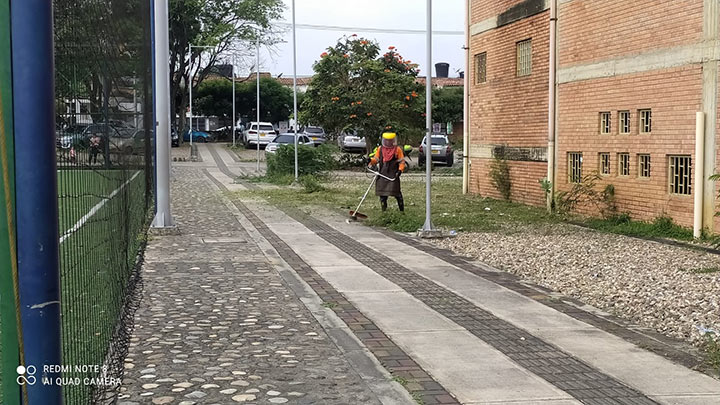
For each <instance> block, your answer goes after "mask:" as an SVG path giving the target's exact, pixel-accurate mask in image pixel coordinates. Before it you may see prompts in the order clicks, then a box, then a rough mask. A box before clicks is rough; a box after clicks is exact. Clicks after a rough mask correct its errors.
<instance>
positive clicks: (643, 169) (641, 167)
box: [638, 154, 650, 177]
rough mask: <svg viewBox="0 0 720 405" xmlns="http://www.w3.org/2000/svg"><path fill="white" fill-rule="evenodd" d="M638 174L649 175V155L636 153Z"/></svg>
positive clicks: (640, 175)
mask: <svg viewBox="0 0 720 405" xmlns="http://www.w3.org/2000/svg"><path fill="white" fill-rule="evenodd" d="M638 176H639V177H650V155H647V154H639V155H638Z"/></svg>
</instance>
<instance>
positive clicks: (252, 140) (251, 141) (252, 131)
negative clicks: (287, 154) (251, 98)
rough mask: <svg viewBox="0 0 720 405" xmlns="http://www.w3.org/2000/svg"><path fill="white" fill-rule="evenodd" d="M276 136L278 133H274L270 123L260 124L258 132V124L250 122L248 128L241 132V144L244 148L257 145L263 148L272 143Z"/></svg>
mask: <svg viewBox="0 0 720 405" xmlns="http://www.w3.org/2000/svg"><path fill="white" fill-rule="evenodd" d="M277 135H278V132H277V131H275V128H274V127H273V125H272V124H271V123H269V122H261V123H260V125H259V131H258V123H257V122H251V123H250V126H249V127H248V128H247V129H246V130H245V132H243V143H244V144H245V147H246V148H249V147H251V146H257V145H258V144H260V146H265V145H267V144H269V143H270V142H272V141H273V140H274V139H275V137H276V136H277Z"/></svg>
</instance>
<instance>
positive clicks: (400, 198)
mask: <svg viewBox="0 0 720 405" xmlns="http://www.w3.org/2000/svg"><path fill="white" fill-rule="evenodd" d="M395 199H396V200H397V203H398V208H399V209H400V211H405V201H404V200H403V196H402V194H400V195H397V196H395ZM387 201H388V197H387V196H385V195H384V196H381V197H380V206H381V207H382V210H383V211H386V210H387Z"/></svg>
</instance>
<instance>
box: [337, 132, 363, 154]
mask: <svg viewBox="0 0 720 405" xmlns="http://www.w3.org/2000/svg"><path fill="white" fill-rule="evenodd" d="M338 146H339V147H340V149H341V150H342V151H343V152H360V153H365V149H367V142H365V138H364V137H359V136H358V135H357V134H355V133H350V134H348V133H344V134H342V135H340V136H339V137H338Z"/></svg>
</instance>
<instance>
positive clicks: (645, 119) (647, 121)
mask: <svg viewBox="0 0 720 405" xmlns="http://www.w3.org/2000/svg"><path fill="white" fill-rule="evenodd" d="M638 133H641V134H650V133H652V110H651V109H649V108H644V109H642V110H638Z"/></svg>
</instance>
